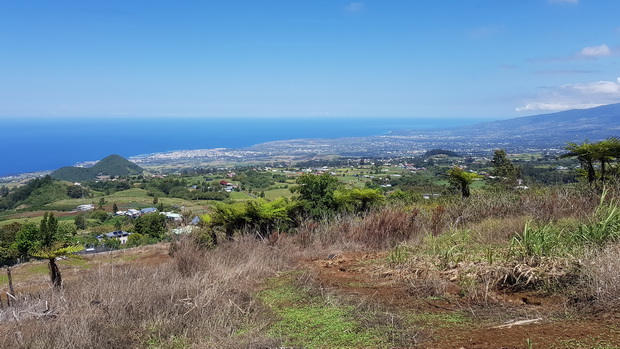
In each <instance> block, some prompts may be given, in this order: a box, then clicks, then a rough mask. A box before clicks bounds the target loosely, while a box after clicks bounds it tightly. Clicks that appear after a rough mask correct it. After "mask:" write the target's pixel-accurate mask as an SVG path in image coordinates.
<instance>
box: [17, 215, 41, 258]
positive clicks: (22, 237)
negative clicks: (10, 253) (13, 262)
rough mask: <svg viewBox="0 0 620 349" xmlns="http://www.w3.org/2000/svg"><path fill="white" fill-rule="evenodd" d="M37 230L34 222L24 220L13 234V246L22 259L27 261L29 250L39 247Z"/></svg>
mask: <svg viewBox="0 0 620 349" xmlns="http://www.w3.org/2000/svg"><path fill="white" fill-rule="evenodd" d="M38 238H39V230H38V229H37V226H36V224H34V223H32V222H26V223H24V224H23V225H22V227H21V229H20V230H19V231H18V232H17V234H16V235H15V242H14V244H15V248H16V249H17V251H18V253H19V257H20V258H21V259H22V260H23V261H27V260H28V258H29V257H30V251H31V250H34V249H36V248H38V247H40V243H39V241H38Z"/></svg>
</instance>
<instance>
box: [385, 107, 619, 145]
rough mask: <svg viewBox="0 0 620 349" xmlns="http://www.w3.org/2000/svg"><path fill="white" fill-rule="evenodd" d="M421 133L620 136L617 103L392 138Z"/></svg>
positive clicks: (560, 138) (538, 138) (552, 138)
mask: <svg viewBox="0 0 620 349" xmlns="http://www.w3.org/2000/svg"><path fill="white" fill-rule="evenodd" d="M420 133H428V134H429V135H446V136H455V137H468V138H472V137H473V139H476V140H489V141H492V142H497V141H506V140H517V141H520V142H522V141H524V142H530V143H531V142H534V143H540V142H542V143H547V144H557V142H560V143H562V144H563V143H565V142H566V141H583V140H585V139H590V140H600V139H604V138H607V137H609V136H612V135H618V134H619V133H620V103H618V104H609V105H604V106H600V107H595V108H590V109H575V110H568V111H562V112H558V113H552V114H541V115H533V116H525V117H520V118H514V119H508V120H500V121H493V122H486V123H481V124H475V125H467V126H462V127H458V128H453V129H446V130H441V131H411V130H401V131H395V132H392V133H391V135H394V136H416V135H419V134H420Z"/></svg>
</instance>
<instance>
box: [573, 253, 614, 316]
mask: <svg viewBox="0 0 620 349" xmlns="http://www.w3.org/2000/svg"><path fill="white" fill-rule="evenodd" d="M618 270H620V244H613V245H609V246H607V247H606V248H604V249H602V250H598V251H591V252H590V253H589V255H588V256H587V257H586V259H585V260H584V265H583V271H582V272H583V277H582V287H583V289H584V290H585V292H583V293H582V294H580V295H578V297H579V298H580V299H578V300H580V301H583V300H588V301H594V302H595V303H596V304H598V305H600V306H606V307H613V308H617V307H618V306H620V274H619V273H618Z"/></svg>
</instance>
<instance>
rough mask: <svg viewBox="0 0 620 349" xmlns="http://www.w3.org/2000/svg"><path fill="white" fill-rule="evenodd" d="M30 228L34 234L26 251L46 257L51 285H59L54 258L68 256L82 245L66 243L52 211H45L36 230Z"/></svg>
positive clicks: (58, 274)
mask: <svg viewBox="0 0 620 349" xmlns="http://www.w3.org/2000/svg"><path fill="white" fill-rule="evenodd" d="M30 229H31V232H33V233H36V235H35V239H34V244H33V245H31V246H30V248H29V250H28V252H27V253H28V254H30V255H31V256H33V257H39V258H45V259H47V261H48V267H49V270H50V280H51V282H52V285H53V286H54V287H56V288H58V287H61V286H62V277H61V275H60V269H59V268H58V265H57V264H56V258H59V257H69V256H71V255H73V254H74V253H76V252H79V251H80V250H82V249H83V247H82V246H69V245H67V236H65V235H64V234H63V233H62V232H61V231H59V229H58V220H57V219H56V217H54V214H53V213H49V212H45V214H44V215H43V219H42V220H41V223H40V224H39V230H38V231H35V230H33V229H32V227H30ZM35 229H36V227H35Z"/></svg>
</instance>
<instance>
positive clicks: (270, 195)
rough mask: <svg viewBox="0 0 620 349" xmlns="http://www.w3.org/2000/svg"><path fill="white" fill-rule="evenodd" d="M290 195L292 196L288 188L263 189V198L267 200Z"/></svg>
mask: <svg viewBox="0 0 620 349" xmlns="http://www.w3.org/2000/svg"><path fill="white" fill-rule="evenodd" d="M291 196H293V194H292V193H291V191H290V190H288V189H284V188H280V189H270V190H265V199H267V200H275V199H279V198H282V197H291Z"/></svg>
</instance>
